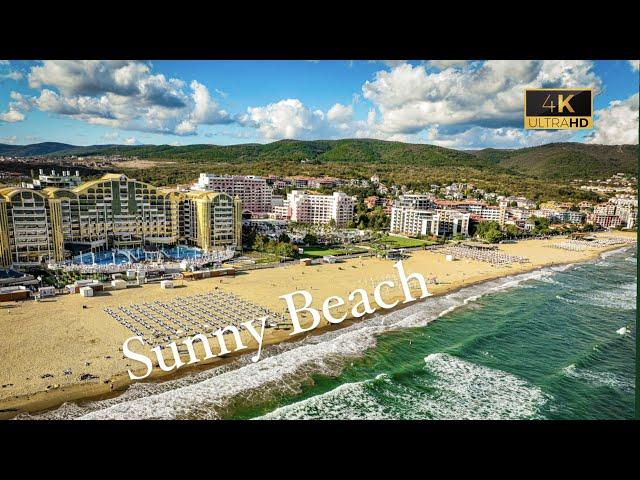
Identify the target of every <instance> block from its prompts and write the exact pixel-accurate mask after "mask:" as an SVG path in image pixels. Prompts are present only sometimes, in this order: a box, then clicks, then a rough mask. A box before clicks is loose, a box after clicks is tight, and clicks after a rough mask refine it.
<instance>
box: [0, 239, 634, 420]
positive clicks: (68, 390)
mask: <svg viewBox="0 0 640 480" xmlns="http://www.w3.org/2000/svg"><path fill="white" fill-rule="evenodd" d="M628 248H630V246H629V245H623V246H621V245H611V246H608V247H603V248H600V249H597V250H590V251H588V252H582V255H580V256H579V258H566V259H565V260H563V261H557V260H556V261H549V262H538V263H535V264H534V263H531V264H526V265H520V266H516V267H515V268H508V269H505V268H494V269H493V270H490V273H489V274H485V275H477V277H478V278H475V279H474V278H473V277H471V278H467V279H461V280H460V281H453V282H448V283H447V282H443V283H438V284H437V285H436V286H437V287H438V288H435V290H436V291H435V292H432V288H431V286H430V287H429V290H430V293H431V295H430V296H429V297H427V298H424V299H421V300H420V299H419V300H416V301H413V302H409V303H406V304H402V303H400V304H398V305H397V306H395V307H394V308H392V309H385V310H381V309H376V311H375V312H374V313H372V314H368V315H365V316H364V317H361V318H359V319H354V318H350V317H348V318H347V319H346V320H345V321H343V322H342V323H340V324H338V325H332V324H328V323H326V322H322V323H321V325H319V326H318V327H317V328H316V329H314V330H313V331H310V332H308V333H304V334H300V335H296V336H294V337H291V336H289V335H288V334H287V335H284V334H276V335H269V336H268V337H267V336H265V341H264V346H265V347H266V346H269V345H273V344H276V343H282V342H297V341H300V340H302V339H304V338H306V337H307V336H309V335H320V334H323V333H326V332H329V331H334V330H340V329H342V328H345V327H347V326H349V325H352V324H354V323H359V322H361V321H365V320H367V319H370V318H371V317H374V316H377V315H380V314H387V313H391V312H396V311H400V310H402V309H404V308H406V307H409V306H413V305H415V304H417V303H418V302H424V301H426V300H427V299H428V298H431V297H437V296H443V295H448V294H451V293H454V292H456V291H459V290H461V289H463V288H466V287H469V286H472V285H477V284H482V283H486V282H489V281H492V280H496V279H499V278H504V277H508V276H512V275H519V274H525V273H531V272H534V271H538V270H542V269H545V268H550V267H553V266H561V265H571V264H578V263H585V262H589V261H593V260H595V259H597V258H598V257H600V256H601V255H602V254H603V253H605V252H612V254H613V253H616V251H617V250H620V251H623V250H626V249H628ZM554 250H555V249H554ZM569 256H570V255H567V257H569ZM458 262H459V263H460V264H462V263H463V262H464V261H458ZM467 263H469V262H467ZM303 273H304V271H303ZM463 275H464V274H463ZM436 286H434V287H436ZM291 290H293V288H291ZM395 298H396V297H394V299H395ZM398 298H400V297H398ZM253 351H255V347H254V346H249V348H247V349H244V350H242V351H240V352H231V353H229V354H228V355H226V356H225V357H224V358H222V357H214V358H212V359H210V360H209V361H206V362H200V363H199V364H196V365H192V366H189V365H185V366H184V367H182V368H180V369H178V370H174V371H171V372H163V371H161V370H159V369H157V368H154V370H153V372H152V374H151V375H150V377H149V379H148V380H145V381H144V382H142V383H148V382H151V383H158V382H164V381H167V380H175V379H178V378H181V377H182V376H185V375H190V374H193V373H194V372H197V371H201V370H208V369H210V368H215V367H218V366H222V365H224V364H227V363H229V362H231V361H233V360H234V359H236V358H237V357H239V356H240V355H247V354H251V352H253ZM99 380H100V381H99V382H97V383H96V382H93V383H82V382H74V383H72V384H70V385H65V386H64V387H61V388H54V389H51V390H44V391H36V392H30V393H26V394H23V395H19V396H16V397H14V398H4V399H0V419H8V418H13V417H15V416H18V415H20V414H23V413H36V412H43V411H48V410H52V409H56V408H58V407H59V406H60V405H62V404H63V403H67V402H76V403H79V404H82V403H84V402H91V401H97V400H103V399H107V398H113V397H117V396H119V395H121V394H122V393H124V392H125V391H126V390H127V389H128V388H129V386H130V385H132V384H133V383H134V382H133V381H131V380H130V379H129V377H128V373H127V372H126V370H125V371H124V372H118V373H116V374H113V375H111V376H108V377H106V380H105V379H104V378H100V379H99Z"/></svg>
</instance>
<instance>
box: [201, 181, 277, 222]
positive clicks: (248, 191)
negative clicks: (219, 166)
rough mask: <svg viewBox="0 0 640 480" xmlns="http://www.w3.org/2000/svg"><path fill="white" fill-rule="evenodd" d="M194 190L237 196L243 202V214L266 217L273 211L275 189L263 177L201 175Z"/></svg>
mask: <svg viewBox="0 0 640 480" xmlns="http://www.w3.org/2000/svg"><path fill="white" fill-rule="evenodd" d="M193 189H194V190H202V191H207V192H222V193H226V194H227V195H230V196H231V197H232V198H235V197H236V196H237V197H239V198H240V200H241V201H242V208H243V213H250V214H251V215H252V216H261V215H266V214H267V213H269V212H271V209H272V205H271V197H272V195H273V189H272V188H271V187H270V186H269V185H268V184H267V180H266V179H265V178H262V177H255V176H252V175H250V176H240V175H213V174H210V173H201V174H200V177H199V179H198V182H197V183H195V184H194V185H193Z"/></svg>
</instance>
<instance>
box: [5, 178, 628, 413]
mask: <svg viewBox="0 0 640 480" xmlns="http://www.w3.org/2000/svg"><path fill="white" fill-rule="evenodd" d="M2 181H3V182H4V183H5V185H4V186H3V187H0V301H1V302H2V303H1V305H2V306H1V307H0V308H2V312H3V313H2V315H3V322H2V324H1V325H0V334H2V335H3V337H4V338H14V339H16V340H17V339H18V338H20V339H21V340H20V341H21V342H22V343H23V344H25V345H28V346H25V349H26V350H29V351H31V350H33V351H32V353H33V354H35V355H36V356H37V355H38V354H37V352H40V351H50V350H51V349H55V348H59V349H60V352H64V355H63V357H60V356H59V355H58V357H60V358H56V355H55V354H54V352H53V351H51V352H50V354H47V355H46V358H47V361H46V362H44V360H43V359H44V357H39V358H40V359H37V358H36V359H34V360H33V361H31V363H30V364H29V366H25V365H23V364H22V363H23V362H22V361H21V359H23V358H24V355H26V354H27V353H28V352H26V350H24V349H23V351H22V352H20V353H18V352H16V351H9V350H7V351H3V352H2V353H3V358H5V359H6V361H7V362H8V364H10V365H11V366H12V367H11V368H10V369H9V370H6V375H5V374H3V375H4V376H3V378H2V379H1V381H0V383H1V387H2V389H1V390H0V405H1V406H2V407H3V408H2V409H1V410H2V415H3V416H7V417H11V416H14V415H16V414H17V413H19V412H22V411H28V410H38V409H41V408H45V407H48V406H51V405H55V404H57V403H59V402H61V401H63V400H67V399H74V398H84V397H86V396H91V395H99V394H103V393H105V392H111V391H121V390H122V389H126V388H127V386H128V385H129V384H130V379H129V376H128V375H127V372H130V373H129V375H130V376H131V378H135V374H134V373H133V371H132V369H134V365H132V364H131V363H128V362H130V360H129V357H127V355H123V343H124V342H125V341H126V340H127V339H128V338H134V337H137V338H140V339H143V347H141V348H140V353H139V354H138V355H143V354H147V355H150V353H151V352H152V351H153V352H155V354H156V357H157V358H158V360H157V361H156V362H155V363H154V364H153V365H152V367H154V368H153V373H151V374H150V377H151V378H159V377H162V376H164V375H169V374H171V372H172V371H174V370H175V369H177V368H178V367H179V366H182V365H184V364H186V363H187V359H189V358H191V359H196V358H198V359H203V360H206V361H205V362H204V363H209V362H214V363H215V362H221V361H225V360H224V359H225V358H226V357H227V356H228V355H229V350H230V348H229V347H230V345H232V344H233V342H234V341H235V344H236V345H244V346H246V347H247V349H248V350H253V349H255V348H256V347H259V348H262V345H263V341H264V345H265V347H266V346H267V345H270V344H273V343H278V342H281V341H283V340H285V339H287V338H289V336H290V335H292V333H295V332H292V327H293V325H292V322H291V319H290V318H288V316H287V313H286V308H285V306H284V305H283V304H282V301H281V300H279V299H278V297H279V296H280V298H283V297H282V296H283V295H286V294H288V293H290V292H291V291H293V290H294V289H295V290H309V291H310V292H312V293H313V295H314V298H315V297H316V296H317V297H318V301H321V299H322V298H330V297H335V296H337V295H343V296H345V297H346V296H347V294H348V292H350V291H352V290H354V288H356V287H357V288H361V289H362V291H363V292H367V294H369V295H371V294H374V295H375V292H374V291H373V289H374V287H375V286H376V285H384V284H385V283H386V284H387V285H392V284H393V282H394V281H395V280H396V278H395V277H394V276H393V273H394V271H393V268H392V264H393V263H395V262H397V261H398V260H402V261H403V262H405V264H406V265H407V268H408V269H409V268H410V269H411V271H415V272H421V275H424V279H425V280H424V282H426V283H428V284H429V287H428V288H429V292H430V293H433V294H435V295H442V294H444V293H447V292H450V291H452V290H454V289H456V288H460V287H462V286H464V285H469V284H473V283H476V282H480V281H486V280H488V279H492V278H500V277H503V276H506V275H512V274H518V273H523V272H527V271H531V270H534V269H537V268H542V267H545V266H549V265H559V264H563V263H570V262H572V261H583V260H586V259H590V258H593V257H594V256H597V255H600V254H601V253H602V252H603V251H606V250H611V249H619V248H625V247H628V246H630V245H634V244H635V241H636V240H635V235H636V234H635V228H636V223H635V222H636V217H637V197H636V196H635V194H634V193H633V192H634V191H635V188H636V184H635V179H634V178H633V177H629V176H626V175H623V174H618V175H615V176H614V177H612V178H610V179H605V180H602V181H600V182H591V183H589V184H586V185H584V187H585V188H588V189H589V190H592V191H596V192H597V196H598V197H597V198H598V199H599V200H598V201H594V202H587V201H581V202H578V203H569V202H560V201H553V200H546V201H540V200H538V201H534V200H531V199H528V198H525V197H523V196H517V195H504V194H498V193H497V192H493V191H489V190H486V189H480V188H477V187H476V186H475V185H474V184H473V183H469V182H459V183H458V182H456V183H450V184H446V185H440V184H433V185H430V187H429V188H428V189H426V191H415V190H411V189H409V188H407V187H406V186H404V185H396V184H393V183H391V182H388V181H385V180H384V179H383V178H381V176H380V175H378V174H373V175H371V177H369V178H355V179H343V178H334V177H327V176H322V177H310V176H301V175H298V176H275V175H270V176H257V175H221V174H212V173H206V172H203V173H201V174H200V175H199V176H198V177H197V178H194V179H193V181H192V182H191V183H188V184H178V185H168V186H167V185H165V186H160V185H153V184H150V183H146V182H143V181H139V180H136V179H134V178H130V177H128V176H127V175H124V174H121V173H111V172H109V173H103V174H101V175H100V176H98V177H95V176H94V177H92V178H91V179H85V178H83V176H82V175H81V173H80V171H79V169H76V170H74V169H72V168H71V167H70V166H67V167H65V168H60V167H58V168H57V169H56V168H52V169H51V170H48V171H45V170H44V168H42V169H39V170H38V172H37V174H36V173H35V172H34V174H33V175H32V176H31V177H30V178H22V177H21V178H17V177H12V176H5V178H3V180H2ZM389 260H391V262H390V261H389ZM421 287H423V285H422V284H421V283H420V282H414V283H413V284H412V285H411V287H410V289H411V290H412V292H413V293H414V294H415V295H416V297H417V296H420V295H419V291H420V288H421ZM416 289H417V290H416ZM408 294H409V293H407V295H408ZM375 298H376V302H375V303H374V305H375V307H370V308H371V310H370V311H371V312H373V311H375V310H376V308H378V307H380V306H381V305H382V306H383V305H386V304H387V303H386V302H388V304H394V305H395V304H396V303H398V302H399V301H400V300H401V297H400V296H398V295H395V294H394V295H392V294H390V293H389V294H388V298H385V299H382V298H379V293H378V296H377V297H375ZM394 300H395V303H393V301H394ZM309 307H310V308H309V311H312V310H313V308H317V309H318V310H321V308H322V307H321V305H320V304H316V300H315V299H314V304H313V305H309ZM290 308H292V306H290ZM398 308H399V307H398ZM301 310H302V309H301ZM333 310H334V315H335V316H336V317H339V318H341V319H345V318H346V319H347V320H346V321H345V322H344V325H348V324H349V322H353V321H355V320H356V317H357V316H358V315H356V316H354V315H352V314H351V313H350V312H349V310H348V308H347V307H346V306H344V305H343V306H342V307H341V306H340V305H333ZM367 311H369V309H368V308H367V309H365V312H364V313H363V315H365V314H366V312H367ZM367 315H368V314H366V315H365V317H366V316H367ZM331 318H333V317H331ZM259 319H264V323H263V325H264V327H263V332H262V333H263V335H264V336H262V335H261V336H260V337H259V338H260V342H259V343H260V344H259V345H256V342H255V338H257V337H256V335H253V336H252V335H251V331H250V329H249V330H248V329H247V328H246V327H245V326H246V324H251V322H253V321H256V320H259ZM313 321H314V319H313V318H311V317H309V316H306V315H305V313H302V315H300V319H299V320H298V321H297V323H296V324H298V325H302V326H304V328H303V327H299V328H300V331H302V330H304V331H307V330H310V329H311V328H310V326H311V325H315V323H312V322H313ZM298 322H299V323H298ZM45 324H46V325H45ZM243 325H245V326H243ZM43 328H44V329H47V330H48V331H50V338H49V340H51V341H49V342H47V341H43V340H38V339H37V338H38V336H39V335H40V334H41V332H42V329H43ZM327 328H328V329H331V328H340V326H338V325H336V324H335V322H331V321H327V320H326V319H323V320H322V322H321V323H320V325H319V329H327ZM199 334H202V335H205V334H209V335H213V338H215V339H217V344H218V347H217V350H216V347H214V346H213V344H212V345H209V344H208V343H207V344H204V343H202V342H199V343H198V344H197V345H195V344H193V341H191V343H189V342H187V343H184V342H183V343H181V345H187V344H188V350H184V348H183V349H182V350H178V347H176V342H178V341H179V340H183V341H184V340H185V339H188V338H191V339H193V338H199V337H197V336H198V335H199ZM78 339H80V340H79V344H77V342H76V341H77V340H78ZM72 340H73V341H72ZM227 341H228V342H229V343H228V344H226V343H225V342H227ZM25 342H26V343H25ZM30 342H32V343H30ZM214 343H215V342H214ZM167 344H169V345H173V346H172V347H171V349H167V348H166V345H167ZM174 347H175V351H174ZM211 349H213V351H214V352H215V353H211ZM163 355H165V356H166V358H165V356H163ZM231 355H233V352H232V353H231ZM171 356H173V358H174V361H173V363H172V361H171V360H170V358H171ZM54 358H55V359H54ZM139 358H142V357H139ZM150 358H151V357H150ZM189 363H191V362H189ZM172 365H173V366H172ZM155 367H157V368H155ZM134 370H135V369H134ZM147 370H148V372H147V374H149V372H150V371H151V369H150V368H149V369H147ZM138 373H139V372H138ZM147 374H145V376H146V375H147ZM140 378H141V377H140Z"/></svg>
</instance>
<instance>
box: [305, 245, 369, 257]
mask: <svg viewBox="0 0 640 480" xmlns="http://www.w3.org/2000/svg"><path fill="white" fill-rule="evenodd" d="M366 251H367V250H366V249H365V248H358V247H321V246H313V247H304V248H303V252H304V253H302V254H301V255H300V257H302V258H318V257H324V256H326V255H347V254H352V253H364V252H366Z"/></svg>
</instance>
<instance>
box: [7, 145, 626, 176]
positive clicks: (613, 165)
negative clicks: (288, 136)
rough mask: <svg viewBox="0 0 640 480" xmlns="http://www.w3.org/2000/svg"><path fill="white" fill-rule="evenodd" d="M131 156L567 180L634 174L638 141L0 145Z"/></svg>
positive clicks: (26, 151) (13, 150) (27, 152)
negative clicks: (467, 146)
mask: <svg viewBox="0 0 640 480" xmlns="http://www.w3.org/2000/svg"><path fill="white" fill-rule="evenodd" d="M113 154H119V155H122V156H136V157H138V158H142V159H155V160H174V161H176V160H184V161H186V162H188V163H190V164H192V165H197V164H203V165H204V164H210V163H216V162H217V163H229V164H242V163H251V162H272V161H275V162H307V163H318V164H324V163H327V164H328V163H331V164H354V165H356V164H357V165H362V164H372V165H373V164H375V165H376V167H384V166H385V165H387V166H390V167H391V166H393V167H395V168H397V167H398V166H399V165H400V166H402V165H407V167H411V166H420V167H436V168H444V169H446V168H447V167H450V168H456V167H467V168H473V169H477V170H483V171H489V172H490V171H495V172H496V173H504V174H511V175H517V176H526V177H530V178H535V179H548V180H559V181H564V180H570V179H573V178H586V179H596V178H605V177H608V176H610V175H612V174H614V173H618V172H621V173H626V174H631V175H637V172H638V145H591V144H582V143H551V144H547V145H541V146H536V147H527V148H521V149H505V150H501V149H494V148H487V149H483V150H475V151H464V150H454V149H449V148H444V147H438V146H435V145H428V144H410V143H402V142H391V141H384V140H372V139H345V140H312V141H301V140H279V141H276V142H272V143H268V144H240V145H227V146H220V145H209V144H197V145H187V146H170V145H135V146H133V145H91V146H74V145H68V144H64V143H55V142H45V143H39V144H33V145H3V144H0V155H10V156H23V157H24V156H42V155H57V156H69V155H77V156H89V155H113Z"/></svg>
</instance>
